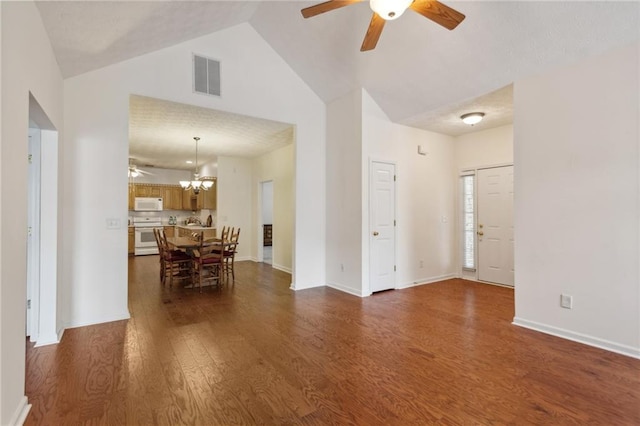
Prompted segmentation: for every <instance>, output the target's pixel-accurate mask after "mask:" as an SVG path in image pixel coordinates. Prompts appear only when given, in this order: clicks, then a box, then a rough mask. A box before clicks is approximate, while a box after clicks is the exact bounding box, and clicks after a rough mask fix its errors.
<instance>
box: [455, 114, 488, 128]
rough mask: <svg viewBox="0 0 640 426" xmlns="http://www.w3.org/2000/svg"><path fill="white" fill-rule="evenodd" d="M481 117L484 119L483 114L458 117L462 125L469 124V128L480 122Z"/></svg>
mask: <svg viewBox="0 0 640 426" xmlns="http://www.w3.org/2000/svg"><path fill="white" fill-rule="evenodd" d="M483 117H484V112H470V113H468V114H463V115H461V116H460V118H461V119H462V122H463V123H465V124H469V125H471V126H473V125H474V124H478V123H479V122H481V121H482V118H483Z"/></svg>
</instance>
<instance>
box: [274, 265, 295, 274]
mask: <svg viewBox="0 0 640 426" xmlns="http://www.w3.org/2000/svg"><path fill="white" fill-rule="evenodd" d="M271 267H272V268H274V269H277V270H278V271H282V272H286V273H287V274H291V273H292V271H291V268H287V267H286V266H282V265H277V264H275V263H272V264H271Z"/></svg>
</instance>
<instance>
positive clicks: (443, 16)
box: [409, 0, 464, 30]
mask: <svg viewBox="0 0 640 426" xmlns="http://www.w3.org/2000/svg"><path fill="white" fill-rule="evenodd" d="M409 8H410V9H412V10H414V11H415V12H418V13H419V14H420V15H422V16H424V17H425V18H429V19H431V20H432V21H433V22H435V23H436V24H440V25H442V26H443V27H445V28H447V29H449V30H452V29H454V28H455V27H457V26H458V24H459V23H460V22H462V20H463V19H464V15H463V14H462V13H460V12H458V11H457V10H455V9H452V8H450V7H449V6H446V5H444V4H442V3H440V2H439V1H437V0H415V1H414V2H413V3H411V6H409Z"/></svg>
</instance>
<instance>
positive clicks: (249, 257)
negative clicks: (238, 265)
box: [234, 256, 257, 262]
mask: <svg viewBox="0 0 640 426" xmlns="http://www.w3.org/2000/svg"><path fill="white" fill-rule="evenodd" d="M244 260H253V261H254V262H257V260H256V258H255V257H251V256H242V257H240V256H238V257H236V258H235V259H234V261H235V262H242V261H244Z"/></svg>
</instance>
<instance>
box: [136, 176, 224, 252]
mask: <svg viewBox="0 0 640 426" xmlns="http://www.w3.org/2000/svg"><path fill="white" fill-rule="evenodd" d="M153 172H154V176H155V177H156V180H158V176H162V175H163V174H167V172H165V171H163V170H160V169H158V170H154V171H153ZM163 172H164V173H163ZM133 173H135V172H133ZM209 179H210V181H211V182H212V185H211V186H210V187H209V188H207V189H204V188H202V189H200V190H199V191H198V193H197V194H196V193H195V192H194V190H193V189H192V188H189V189H187V190H185V189H183V187H182V186H181V185H175V184H161V183H138V182H130V183H129V228H128V230H129V244H128V253H129V256H133V255H135V256H142V255H149V254H158V247H157V245H156V240H155V237H154V235H153V229H155V228H162V229H163V230H164V232H165V234H166V235H167V236H168V237H173V236H188V235H192V234H193V233H200V232H203V233H204V236H205V238H212V237H215V236H216V226H215V218H216V206H217V185H216V184H217V179H216V178H215V177H211V178H209ZM160 180H162V179H161V178H160Z"/></svg>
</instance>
